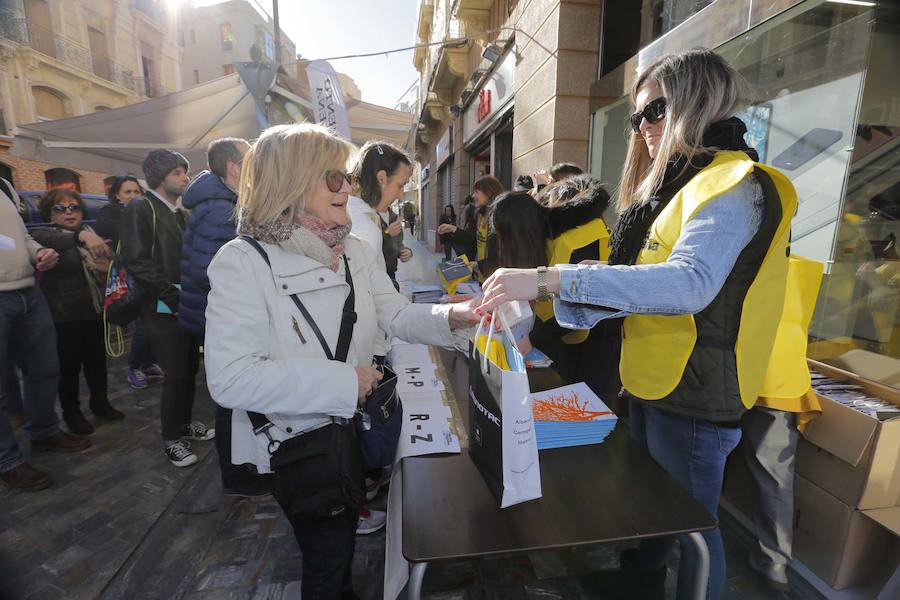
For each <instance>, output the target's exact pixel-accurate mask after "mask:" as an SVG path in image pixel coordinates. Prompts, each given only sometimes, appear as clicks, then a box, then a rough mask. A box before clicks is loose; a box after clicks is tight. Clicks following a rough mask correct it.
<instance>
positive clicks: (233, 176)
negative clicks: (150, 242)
mask: <svg viewBox="0 0 900 600" xmlns="http://www.w3.org/2000/svg"><path fill="white" fill-rule="evenodd" d="M249 148H250V145H249V144H248V143H247V141H246V140H242V139H239V138H221V139H217V140H213V141H212V142H211V143H210V144H209V147H208V148H207V151H206V156H207V161H208V162H209V170H208V171H203V172H202V173H200V174H199V175H197V177H195V178H194V180H193V181H192V182H191V184H190V185H189V186H188V188H187V190H185V192H184V196H183V198H182V203H183V204H184V207H185V208H187V209H189V210H190V211H191V218H190V220H189V221H188V224H187V227H186V228H185V231H184V244H183V246H182V249H181V294H180V298H179V310H178V324H179V325H181V327H182V328H183V329H185V330H186V331H188V332H189V333H191V334H192V335H193V336H194V337H195V338H196V339H197V342H198V343H199V344H201V345H202V344H203V338H204V335H205V332H206V316H205V315H206V296H207V294H209V278H208V277H207V275H206V269H207V267H209V263H210V261H211V260H212V258H213V256H215V254H216V252H218V251H219V248H221V247H222V246H223V245H224V244H225V243H226V242H228V241H229V240H231V239H233V238H234V236H235V231H236V225H235V218H236V215H235V203H236V202H237V189H238V186H239V184H240V180H241V161H242V160H243V158H244V154H245V153H246V152H247V150H248V149H249ZM216 431H217V435H216V451H217V452H218V454H219V466H220V467H221V470H222V489H223V490H224V492H225V494H226V495H234V496H260V495H263V494H266V493H268V492H269V480H268V478H267V477H265V476H260V475H258V474H257V473H256V472H255V470H254V469H253V468H252V467H251V466H249V465H233V464H232V463H231V410H229V409H225V408H222V407H221V406H217V407H216Z"/></svg>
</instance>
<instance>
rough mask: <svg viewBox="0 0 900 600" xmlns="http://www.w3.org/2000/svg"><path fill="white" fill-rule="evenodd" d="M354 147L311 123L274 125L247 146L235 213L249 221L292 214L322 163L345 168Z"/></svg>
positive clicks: (300, 208)
mask: <svg viewBox="0 0 900 600" xmlns="http://www.w3.org/2000/svg"><path fill="white" fill-rule="evenodd" d="M354 152H355V149H354V148H353V146H351V145H350V144H349V143H348V142H345V141H344V140H342V139H341V138H339V137H337V136H335V135H334V134H333V133H331V131H329V130H328V129H327V128H325V127H322V126H321V125H314V124H312V123H301V124H299V125H275V126H274V127H269V128H268V129H266V130H265V131H263V132H262V135H260V136H259V139H257V140H256V142H254V143H253V145H252V146H250V150H248V151H247V154H246V155H245V156H244V163H243V166H242V167H241V184H240V188H239V192H238V209H239V210H238V214H239V215H240V218H241V219H246V220H247V221H250V222H252V223H257V224H260V225H262V224H267V223H272V222H273V221H277V220H278V219H280V218H288V219H293V218H294V215H295V214H297V213H298V212H301V211H303V208H304V205H305V198H306V196H307V194H309V192H310V191H312V189H313V187H315V185H316V183H317V182H318V181H319V179H320V178H321V177H322V175H323V174H324V173H325V171H327V170H328V169H341V170H343V169H346V168H347V165H348V164H349V162H350V159H351V157H352V156H353V154H354Z"/></svg>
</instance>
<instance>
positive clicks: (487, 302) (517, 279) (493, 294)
mask: <svg viewBox="0 0 900 600" xmlns="http://www.w3.org/2000/svg"><path fill="white" fill-rule="evenodd" d="M537 280H538V276H537V269H497V270H496V271H494V274H493V275H491V276H490V277H488V278H487V281H485V282H484V285H483V286H481V287H482V289H483V290H484V299H483V302H482V304H481V306H479V307H478V308H477V311H478V312H479V313H481V314H484V313H485V312H491V311H493V310H494V309H496V308H497V307H498V306H500V305H501V304H503V303H504V302H511V301H513V300H535V299H536V298H537V297H538V284H537ZM547 290H548V291H549V292H550V293H552V294H555V293H557V292H559V271H558V270H557V269H556V268H554V267H550V268H549V269H547Z"/></svg>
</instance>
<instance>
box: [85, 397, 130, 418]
mask: <svg viewBox="0 0 900 600" xmlns="http://www.w3.org/2000/svg"><path fill="white" fill-rule="evenodd" d="M91 412H92V413H94V416H95V417H100V418H101V419H109V420H110V421H121V420H122V419H124V418H125V413H123V412H122V411H119V410H116V409H115V408H113V407H112V405H111V404H110V403H109V400H104V401H103V402H98V403H93V402H92V403H91Z"/></svg>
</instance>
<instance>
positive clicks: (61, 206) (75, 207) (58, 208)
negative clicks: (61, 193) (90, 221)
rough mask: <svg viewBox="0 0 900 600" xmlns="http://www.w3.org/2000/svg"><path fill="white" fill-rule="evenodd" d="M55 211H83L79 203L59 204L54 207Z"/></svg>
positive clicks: (60, 212)
mask: <svg viewBox="0 0 900 600" xmlns="http://www.w3.org/2000/svg"><path fill="white" fill-rule="evenodd" d="M52 210H53V212H55V213H59V214H63V213H68V212H71V213H77V212H81V206H79V205H78V204H57V205H55V206H54V207H53V209H52Z"/></svg>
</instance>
